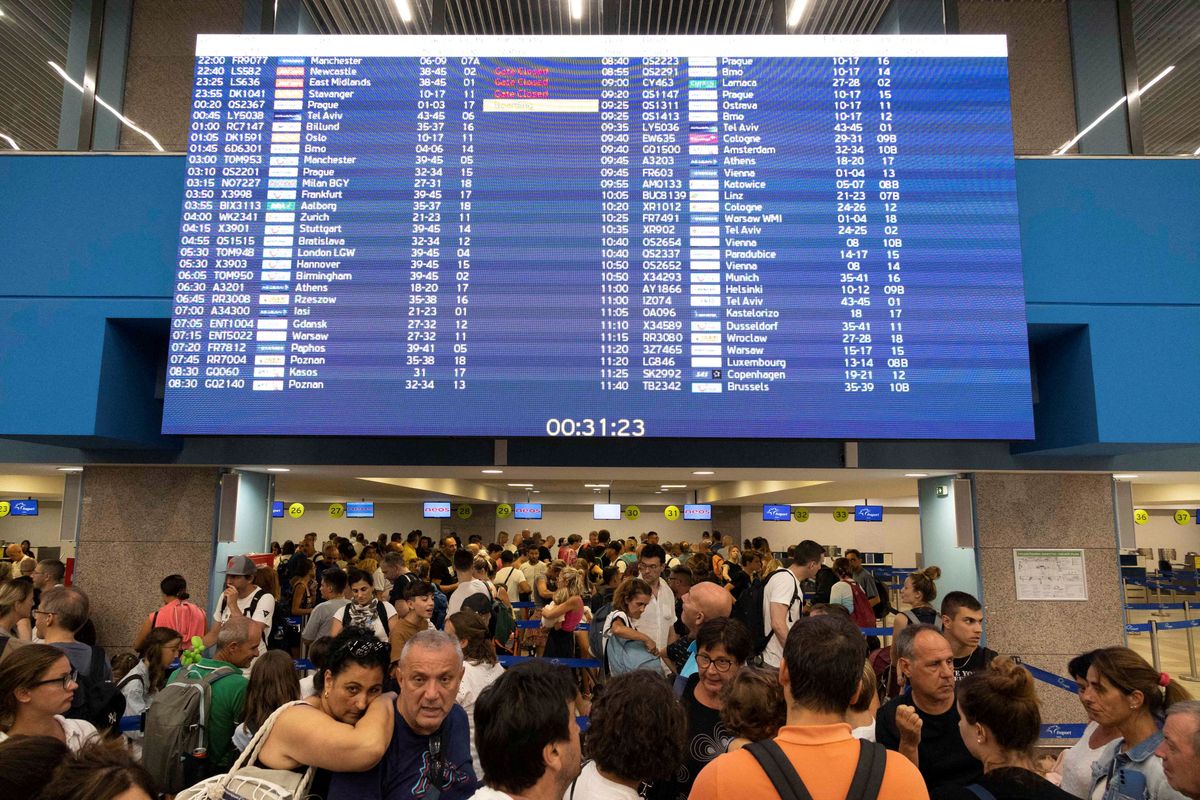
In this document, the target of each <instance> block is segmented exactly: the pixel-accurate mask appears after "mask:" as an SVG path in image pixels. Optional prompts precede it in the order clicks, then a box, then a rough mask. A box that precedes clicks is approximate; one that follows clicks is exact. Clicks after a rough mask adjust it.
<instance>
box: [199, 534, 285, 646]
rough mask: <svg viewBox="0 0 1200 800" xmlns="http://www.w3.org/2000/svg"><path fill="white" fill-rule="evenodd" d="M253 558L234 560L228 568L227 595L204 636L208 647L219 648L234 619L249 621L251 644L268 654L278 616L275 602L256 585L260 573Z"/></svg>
mask: <svg viewBox="0 0 1200 800" xmlns="http://www.w3.org/2000/svg"><path fill="white" fill-rule="evenodd" d="M257 569H258V568H257V566H255V564H254V562H253V561H251V560H250V557H249V556H233V557H231V558H230V559H229V565H228V566H227V567H226V568H225V591H223V592H221V599H220V600H218V601H217V608H216V610H215V611H213V624H212V627H211V628H209V629H208V633H206V634H204V646H205V647H211V646H212V645H214V644H216V642H217V637H218V636H219V635H220V634H221V625H222V624H224V622H225V621H226V620H228V619H229V618H230V617H235V616H236V617H245V618H246V621H247V622H249V623H250V633H251V636H250V640H251V641H255V640H257V641H261V642H262V648H261V650H260V653H265V652H266V651H267V636H269V635H270V633H271V617H273V616H274V615H275V598H274V597H272V596H271V593H270V592H268V591H266V590H265V589H260V588H258V587H257V586H255V585H254V581H253V578H254V572H255V570H257Z"/></svg>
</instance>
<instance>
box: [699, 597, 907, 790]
mask: <svg viewBox="0 0 1200 800" xmlns="http://www.w3.org/2000/svg"><path fill="white" fill-rule="evenodd" d="M866 655H867V643H866V640H865V639H864V638H863V635H862V633H860V632H859V630H858V628H857V627H856V626H855V625H854V623H853V622H851V621H850V620H849V619H848V618H844V617H841V616H836V617H835V616H822V617H805V618H802V619H800V620H799V621H798V622H797V623H796V624H795V625H793V626H792V630H791V632H790V633H788V637H787V642H786V643H785V644H784V652H783V663H782V664H781V665H780V668H779V682H780V683H781V684H782V685H783V693H784V697H785V699H786V701H787V724H786V725H785V726H784V727H783V728H781V729H780V731H779V734H778V735H777V736H776V737H775V738H774V739H772V740H768V741H765V742H756V743H754V744H751V745H748V746H747V747H746V748H744V749H742V750H739V751H737V752H733V753H726V754H725V755H722V756H718V757H717V758H716V759H715V760H713V761H712V762H711V763H710V764H709V765H708V766H707V767H705V768H704V769H703V770H701V772H700V775H699V776H698V777H697V778H696V782H695V784H693V786H692V793H691V794H690V795H688V798H689V800H718V799H721V800H735V799H736V800H744V798H747V797H753V798H755V799H756V800H758V798H772V797H781V796H784V795H782V794H781V793H780V792H779V791H777V790H776V789H775V786H776V785H789V786H791V787H796V785H797V783H799V782H803V784H804V787H805V788H806V789H807V790H808V792H809V794H810V795H811V796H812V798H813V800H845V799H846V798H847V797H861V798H865V799H866V800H874V799H875V798H878V800H928V798H929V792H928V791H927V790H926V789H925V781H924V780H923V779H922V778H921V773H920V772H919V771H918V770H917V768H916V767H915V766H913V764H912V762H910V761H909V760H908V759H906V758H904V757H903V756H901V755H900V754H899V753H895V752H889V751H886V750H884V749H883V748H882V747H881V746H880V745H876V744H874V743H873V742H860V741H859V740H857V739H855V738H853V737H852V736H851V735H850V726H849V724H847V723H846V722H845V715H846V709H847V708H849V706H850V704H851V703H852V702H853V701H854V698H855V697H856V696H857V694H858V692H859V691H860V685H861V680H862V670H863V664H864V662H865V661H866ZM860 752H861V754H862V755H861V758H860ZM772 756H774V759H773V760H772ZM764 764H770V765H772V766H771V767H770V768H769V769H770V772H771V773H775V774H774V776H773V777H769V776H768V771H767V769H768V768H767V767H764V766H763V765H764ZM801 796H803V795H802V794H801Z"/></svg>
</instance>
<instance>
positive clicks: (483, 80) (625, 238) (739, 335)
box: [163, 36, 1033, 439]
mask: <svg viewBox="0 0 1200 800" xmlns="http://www.w3.org/2000/svg"><path fill="white" fill-rule="evenodd" d="M186 169H187V176H186V189H185V196H184V200H183V213H182V223H181V235H180V247H179V257H178V261H177V272H176V275H177V279H176V284H175V294H174V298H173V313H172V322H171V338H170V354H169V364H168V368H167V370H168V372H167V384H166V400H165V409H164V416H163V431H164V432H165V433H169V434H235V435H236V434H276V435H376V436H424V435H429V436H450V435H456V436H504V437H508V436H596V437H637V436H647V437H745V438H753V437H770V438H786V437H806V438H890V439H913V438H936V439H1027V438H1031V437H1032V436H1033V423H1032V404H1031V397H1030V380H1029V363H1028V344H1027V335H1026V324H1025V304H1024V286H1023V280H1022V272H1021V252H1020V238H1019V230H1018V220H1017V205H1016V186H1015V178H1014V163H1013V143H1012V123H1011V111H1010V104H1009V89H1008V66H1007V59H1006V46H1005V40H1004V38H1003V37H994V36H931V37H904V36H900V37H889V36H864V37H800V36H778V37H772V36H755V37H716V36H712V37H602V36H581V37H467V36H455V37H419V36H401V37H324V36H316V37H302V36H300V37H294V36H200V37H199V38H198V44H197V57H196V73H195V87H194V95H193V101H192V114H191V123H190V133H189V148H188V155H187V167H186Z"/></svg>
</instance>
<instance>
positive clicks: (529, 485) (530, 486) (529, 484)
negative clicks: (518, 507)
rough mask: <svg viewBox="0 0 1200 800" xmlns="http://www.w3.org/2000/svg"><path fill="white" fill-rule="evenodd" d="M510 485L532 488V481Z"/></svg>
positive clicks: (519, 487)
mask: <svg viewBox="0 0 1200 800" xmlns="http://www.w3.org/2000/svg"><path fill="white" fill-rule="evenodd" d="M509 486H515V487H516V488H518V489H532V488H533V484H532V483H510V484H509Z"/></svg>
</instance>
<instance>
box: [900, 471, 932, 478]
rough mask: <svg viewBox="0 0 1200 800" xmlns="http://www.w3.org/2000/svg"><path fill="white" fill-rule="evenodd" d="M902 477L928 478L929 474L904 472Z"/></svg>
mask: <svg viewBox="0 0 1200 800" xmlns="http://www.w3.org/2000/svg"><path fill="white" fill-rule="evenodd" d="M904 477H906V478H928V477H929V473H928V472H906V473H904Z"/></svg>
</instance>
